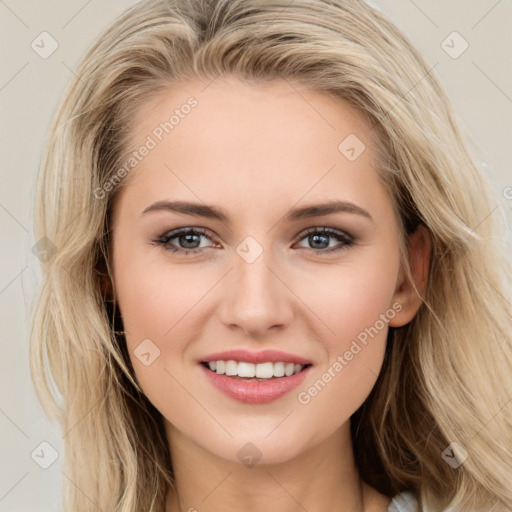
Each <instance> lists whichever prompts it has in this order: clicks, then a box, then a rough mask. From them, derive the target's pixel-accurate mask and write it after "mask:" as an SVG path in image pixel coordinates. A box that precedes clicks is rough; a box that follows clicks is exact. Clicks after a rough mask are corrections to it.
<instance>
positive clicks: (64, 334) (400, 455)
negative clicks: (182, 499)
mask: <svg viewBox="0 0 512 512" xmlns="http://www.w3.org/2000/svg"><path fill="white" fill-rule="evenodd" d="M220 74H227V75H229V74H231V75H233V76H237V77H240V78H243V79H245V80H247V81H249V82H252V83H262V82H266V81H270V80H275V79H280V78H283V79H286V80H289V81H290V83H291V82H294V83H296V84H300V85H301V86H305V87H306V88H309V89H311V90H315V91H320V92H324V93H325V94H329V95H332V96H333V97H336V98H340V99H343V100H345V101H348V102H349V103H350V104H351V105H352V106H353V107H355V108H356V109H357V110H358V111H359V112H360V113H361V114H362V115H364V116H365V117H366V118H367V119H369V120H370V121H371V123H372V126H373V129H372V132H374V134H375V135H376V137H375V138H376V140H375V144H376V149H377V151H378V155H379V158H378V161H377V165H378V171H379V174H380V176H381V177H382V180H383V182H384V183H385V184H386V186H387V187H388V188H389V191H390V193H391V197H392V198H393V202H394V205H395V209H396V217H397V222H398V225H399V228H400V233H401V251H402V254H403V262H404V264H405V268H406V269H407V272H408V274H409V276H411V272H410V268H409V264H408V256H407V250H406V247H407V245H406V242H407V238H408V236H409V235H410V234H411V233H412V232H413V231H414V230H415V228H416V227H417V226H418V225H419V224H420V223H421V224H423V225H424V226H426V228H427V229H428V231H429V232H430V235H431V237H432V241H433V250H432V257H431V264H430V274H429V279H428V283H427V287H426V290H425V291H424V293H423V294H422V298H423V303H422V305H421V307H420V310H419V311H418V313H417V315H416V316H415V318H414V319H413V320H412V321H411V322H410V323H409V324H407V325H406V326H404V327H401V328H396V329H393V328H391V329H390V331H389V335H388V343H387V348H386V355H385V359H384V363H383V367H382V371H381V373H380V375H379V378H378V380H377V383H376V385H375V387H374V389H373V390H372V392H371V394H370V396H369V397H368V399H367V400H366V401H365V403H364V404H363V405H362V406H361V408H360V409H358V411H356V412H355V413H354V415H353V416H352V418H351V428H352V436H353V443H354V450H355V454H356V460H357V462H358V466H359V469H360V473H361V477H362V478H363V479H364V480H365V481H366V482H368V483H369V484H370V485H372V486H373V487H375V488H376V489H377V490H379V491H380V492H382V493H385V494H387V495H388V496H393V495H394V494H395V493H398V492H400V491H404V490H410V491H412V492H414V493H415V494H416V495H417V497H418V499H419V506H420V509H421V510H423V507H428V510H429V511H438V510H445V509H446V510H448V511H461V510H469V509H471V508H473V509H474V510H478V511H483V510H485V511H488V510H489V509H490V508H491V507H492V506H495V508H494V509H493V511H494V512H499V511H502V510H511V509H512V486H511V485H510V482H511V471H512V453H511V449H512V408H511V406H510V400H511V396H510V390H511V389H512V374H511V369H512V355H511V354H512V338H511V329H510V326H511V324H512V322H511V319H512V311H511V306H510V295H509V290H510V289H511V286H510V284H511V279H510V276H511V272H510V270H511V269H510V264H509V262H508V261H507V260H506V259H505V256H504V254H505V251H504V248H503V246H502V245H501V243H500V242H501V241H502V239H503V232H504V227H505V226H504V225H502V224H500V223H503V219H500V218H497V217H496V213H493V212H494V210H493V207H495V205H496V204H497V202H498V198H497V196H496V195H495V192H493V190H492V189H491V187H490V185H489V184H488V182H487V180H486V178H485V176H484V175H483V173H482V171H481V170H480V169H479V168H478V167H477V165H476V164H475V160H474V158H473V157H472V156H471V154H470V151H469V149H468V143H467V142H466V139H465V137H466V135H464V134H463V133H461V129H460V127H459V124H458V121H457V119H456V117H455V115H454V113H453V110H452V107H451V106H450V103H449V101H448V99H447V97H446V94H445V92H444V90H443V88H442V87H441V86H440V84H439V81H438V80H437V79H436V77H435V74H434V72H433V70H432V69H429V67H428V66H427V64H426V63H425V61H424V60H423V58H422V57H421V55H420V54H418V52H417V50H416V49H415V48H414V47H413V46H412V44H411V43H410V42H409V40H408V39H407V38H406V37H405V36H404V35H403V34H402V33H401V32H400V31H399V30H398V29H397V28H396V27H395V26H394V25H393V24H392V23H391V22H390V21H389V20H388V19H387V18H386V17H385V16H384V15H383V14H381V13H380V12H378V11H377V10H374V9H373V8H371V7H370V6H369V5H367V4H366V3H364V2H363V1H361V0H345V1H342V0H295V1H293V2H289V0H271V1H269V0H230V1H226V0H193V1H191V0H148V1H143V2H139V3H137V4H135V5H134V6H133V7H131V8H130V9H128V10H127V11H126V12H125V13H124V14H123V15H121V16H120V17H119V18H118V19H117V20H116V21H115V22H114V23H113V24H112V25H111V26H110V27H109V28H108V29H107V30H106V31H105V32H104V33H103V34H102V35H101V36H100V37H99V38H98V39H97V41H96V42H95V44H94V45H93V46H92V48H91V49H90V50H89V51H88V52H87V54H86V55H85V57H84V58H83V60H82V61H81V63H80V64H79V66H78V68H77V69H76V77H72V79H71V81H70V82H69V84H68V85H67V89H66V91H65V94H64V96H63V98H62V100H61V102H60V104H59V105H58V107H57V109H56V112H55V114H54V117H53V119H52V122H51V125H50V129H49V136H48V140H47V144H46V147H45V152H44V155H43V158H42V162H41V168H40V174H39V180H38V189H37V198H36V208H35V232H36V236H37V238H38V239H40V238H43V237H47V238H48V239H49V240H50V241H51V242H52V243H53V244H54V245H55V254H54V256H53V257H52V258H51V259H50V260H49V261H48V262H47V263H44V264H43V272H44V280H43V283H42V286H41V290H40V295H39V297H38V299H37V304H36V308H35V313H34V321H33V326H32V333H31V371H32V377H33V380H34V383H35V386H36V389H37V390H38V394H39V397H40V399H41V402H42V403H43V406H44V407H45V410H46V411H47V413H48V414H49V416H50V417H52V418H56V419H57V420H58V421H59V423H60V425H61V428H62V433H63V439H64V443H65V462H64V473H65V476H66V478H65V479H64V490H65V493H64V500H65V506H66V509H68V510H70V511H71V510H72V511H73V512H85V511H93V510H94V511H96V510H97V509H101V510H116V511H118V510H119V511H120V510H122V511H140V510H144V511H152V512H162V511H163V510H164V504H165V497H166V495H167V492H168V491H169V489H170V486H172V485H173V469H172V465H171V459H170V455H169V450H168V443H167V440H166V435H165V431H164V428H163V418H162V416H161V414H160V413H159V412H158V411H157V410H156V409H155V408H154V407H153V405H152V404H151V403H150V402H149V400H148V399H147V398H146V397H145V395H144V393H143V392H142V390H141V389H140V388H139V386H138V384H137V382H136V379H135V375H134V372H133V368H132V366H131V363H130V359H129V356H128V354H127V349H126V344H125V343H124V339H123V336H122V333H119V331H120V327H119V325H118V321H119V315H118V314H117V312H116V311H115V308H114V307H113V306H114V304H113V303H112V302H109V301H108V298H107V297H106V296H105V295H104V293H103V291H102V275H110V265H109V256H108V255H109V243H110V239H109V229H110V224H109V222H110V215H111V212H112V207H113V204H114V199H115V196H116V193H117V192H118V191H119V189H120V187H121V186H123V184H124V183H125V182H126V178H125V179H124V180H122V181H121V183H116V184H115V186H111V185H112V179H113V177H115V173H116V170H118V169H119V167H120V166H121V165H122V163H123V162H125V161H126V156H127V155H128V154H129V152H130V142H131V139H130V136H131V134H132V128H133V126H132V123H131V120H133V119H134V118H135V117H136V114H137V112H140V110H141V108H143V106H144V102H145V101H146V100H147V99H150V98H151V97H153V96H154V95H155V94H156V93H158V92H162V91H165V90H166V89H168V88H169V87H170V86H172V85H173V84H178V83H179V82H180V81H182V80H184V79H187V78H190V79H201V80H203V81H205V83H209V82H210V81H211V80H213V79H215V78H216V77H218V76H219V75H220ZM108 183H110V184H111V185H108ZM97 190H101V191H103V192H102V194H103V195H104V197H103V196H102V198H98V194H97V193H95V191H97ZM452 442H457V443H459V446H460V447H462V448H463V449H464V450H465V451H466V452H467V453H468V455H469V456H468V457H467V459H465V460H464V461H463V463H462V464H461V465H460V466H459V467H458V468H456V469H455V468H452V467H451V466H450V465H448V464H447V463H446V462H445V461H444V460H443V457H442V453H443V451H444V450H445V449H446V448H447V447H448V446H449V445H450V444H451V443H452ZM455 453H458V455H459V457H460V458H461V459H462V458H463V457H462V456H461V451H460V450H459V451H458V452H457V451H456V450H455Z"/></svg>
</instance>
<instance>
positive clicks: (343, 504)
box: [166, 422, 390, 512]
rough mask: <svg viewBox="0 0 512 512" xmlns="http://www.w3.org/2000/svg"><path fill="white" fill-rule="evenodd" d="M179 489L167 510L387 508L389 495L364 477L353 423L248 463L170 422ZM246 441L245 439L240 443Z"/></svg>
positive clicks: (350, 511) (377, 511) (367, 511)
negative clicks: (311, 444)
mask: <svg viewBox="0 0 512 512" xmlns="http://www.w3.org/2000/svg"><path fill="white" fill-rule="evenodd" d="M166 428H167V436H168V439H169V445H170V450H171V458H172V462H173V468H174V474H175V490H173V491H171V492H170V493H169V494H168V497H167V504H166V512H195V511H199V510H200V511H201V512H224V511H225V510H226V504H229V507H230V508H231V509H235V510H244V511H245V512H296V511H297V510H307V511H308V512H320V511H325V510H336V511H337V512H385V511H386V509H387V506H388V504H389V502H390V499H389V498H387V497H386V496H383V495H381V494H379V493H378V492H377V491H375V490H374V489H372V488H371V487H369V486H368V485H367V484H366V483H364V482H363V481H362V480H361V478H360V476H359V472H358V469H357V467H356V465H355V462H354V456H353V449H352V442H351V437H350V425H349V422H346V423H345V424H344V425H342V427H340V429H338V430H337V431H336V432H335V433H334V434H333V435H331V436H330V437H329V438H327V439H326V440H325V441H323V442H322V443H321V444H319V445H318V446H316V447H315V448H314V449H310V450H307V451H304V452H300V453H299V454H297V455H295V456H291V457H290V458H289V459H288V460H286V461H281V462H278V463H273V464H263V463H262V464H260V463H256V464H255V465H253V466H246V465H244V464H243V463H241V462H234V461H230V460H226V459H224V458H221V457H218V456H216V455H215V454H212V453H211V452H209V451H206V450H204V449H203V448H202V447H201V446H199V445H197V444H196V443H194V442H193V441H191V440H190V439H189V438H187V437H186V436H184V435H183V434H182V433H181V432H180V431H179V430H177V429H176V428H174V427H173V426H172V425H171V424H169V423H166ZM244 444H245V442H241V443H240V446H241V447H242V446H243V445H244Z"/></svg>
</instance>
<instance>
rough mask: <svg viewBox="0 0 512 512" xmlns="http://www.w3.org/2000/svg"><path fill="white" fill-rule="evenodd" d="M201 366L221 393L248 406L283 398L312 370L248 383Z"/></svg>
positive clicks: (307, 369) (305, 369) (308, 368)
mask: <svg viewBox="0 0 512 512" xmlns="http://www.w3.org/2000/svg"><path fill="white" fill-rule="evenodd" d="M199 366H201V368H202V369H203V371H204V374H205V376H206V378H207V379H208V380H209V381H210V383H211V384H212V385H213V386H215V387H216V388H217V389H218V390H219V391H222V392H223V393H224V394H225V395H227V396H229V397H230V398H233V399H235V400H238V401H239V402H243V403H246V404H265V403H268V402H273V401H274V400H277V399H278V398H281V397H282V396H284V395H286V393H289V392H290V391H291V390H292V389H294V388H296V387H297V386H298V385H299V384H300V383H301V382H302V381H303V380H304V379H305V378H306V375H307V373H308V372H309V370H310V369H311V368H312V366H308V367H307V368H304V369H303V370H302V371H300V372H299V373H296V374H295V375H290V377H278V378H275V379H269V380H267V381H264V380H262V381H257V380H253V381H247V380H243V379H240V378H234V377H228V376H227V375H221V374H218V373H216V372H213V371H212V370H209V369H208V368H206V367H205V366H204V365H202V364H200V365H199Z"/></svg>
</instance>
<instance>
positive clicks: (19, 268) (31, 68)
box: [0, 0, 512, 512]
mask: <svg viewBox="0 0 512 512" xmlns="http://www.w3.org/2000/svg"><path fill="white" fill-rule="evenodd" d="M132 3H133V2H130V1H127V0H116V1H108V2H106V1H103V2H100V1H99V0H89V1H87V0H80V1H75V0H68V1H49V0H45V1H22V0H17V1H15V0H5V1H2V0H0V38H1V46H0V48H1V58H2V66H1V69H0V108H1V156H2V165H1V171H0V172H1V182H0V183H1V187H0V232H1V255H0V312H1V323H0V329H1V349H2V351H1V354H2V358H1V369H0V375H1V379H2V380H1V382H0V432H1V433H2V436H1V438H0V446H1V448H0V449H1V452H0V459H1V460H2V466H1V469H0V512H1V511H9V512H21V511H22V512H29V511H34V512H36V511H43V510H44V511H45V512H49V511H56V510H61V508H60V507H59V499H60V492H61V480H62V479H63V478H65V477H64V475H62V466H61V460H62V457H61V456H59V458H57V459H56V461H55V462H54V463H53V464H52V465H51V466H49V467H48V469H43V468H42V467H40V465H41V464H43V463H45V462H46V463H49V462H51V458H50V457H51V453H52V452H51V448H49V447H48V446H46V445H43V446H42V447H41V446H40V443H42V442H47V443H49V444H50V445H51V446H52V447H53V449H54V450H55V451H56V454H60V453H61V450H62V444H61V439H60V435H59V433H58V430H57V428H56V427H55V426H52V425H51V424H50V423H49V421H48V420H47V418H46V417H45V415H44V413H43V411H42V409H41V407H40V405H39V403H38V401H37V399H36V397H35V393H34V390H33V388H32V384H31V381H30V376H29V369H28V332H29V321H30V315H31V308H30V305H31V300H32V298H33V295H34V291H35V290H36V289H37V284H38V279H39V270H38V260H37V258H36V257H35V255H34V254H33V253H32V252H31V249H32V247H33V245H34V243H35V240H34V239H33V235H32V226H31V218H32V201H33V193H34V181H35V176H36V171H37V166H38V161H39V158H40V155H41V150H42V143H43V138H44V135H45V131H46V127H47V124H48V121H49V117H50V114H51V112H52V110H53V109H54V106H55V104H56V102H57V99H58V98H59V96H60V94H61V91H62V89H63V86H64V84H65V82H66V80H67V79H68V77H69V76H70V75H71V74H72V73H73V69H74V67H75V65H76V63H77V61H78V59H79V57H80V56H81V54H82V53H83V52H84V50H85V49H86V48H87V47H88V46H89V45H90V43H91V42H92V41H93V39H94V38H95V37H96V36H97V35H98V34H99V32H100V31H101V30H102V29H103V28H104V27H106V26H107V25H108V24H109V23H110V21H111V20H112V19H113V18H114V17H116V16H117V15H118V14H119V13H121V11H122V10H124V8H126V7H128V6H129V5H131V4H132ZM373 4H374V5H378V6H379V7H380V8H381V9H382V10H383V11H384V12H386V13H388V14H389V15H390V16H391V17H392V18H393V19H394V20H395V22H396V23H397V24H398V26H399V27H401V28H402V29H403V30H404V31H405V32H406V33H407V34H408V35H409V37H410V38H411V39H412V40H413V41H414V42H415V43H416V45H417V46H418V48H419V49H420V50H421V51H422V52H423V54H424V55H425V56H426V59H427V61H428V62H429V63H430V64H431V66H434V65H436V70H435V72H436V73H437V74H438V75H439V76H440V77H441V80H442V82H443V83H444V85H445V86H446V88H447V91H448V93H449V95H450V97H451V98H452V100H453V102H454V104H455V107H456V110H457V112H458V114H459V116H460V119H461V122H462V124H463V126H464V127H465V128H466V129H467V131H468V132H469V134H470V136H471V137H472V138H473V140H474V141H475V152H476V154H477V156H478V159H479V160H480V161H481V162H482V163H483V164H484V165H485V168H486V170H487V172H488V175H489V178H490V179H491V181H492V183H493V185H494V186H495V188H496V189H497V190H498V191H499V192H500V194H501V197H502V202H501V203H500V206H499V208H497V209H496V210H495V211H494V213H493V215H500V214H501V215H504V216H506V217H507V219H508V222H509V224H512V188H508V187H512V170H511V166H510V161H511V157H512V154H511V147H512V144H511V142H512V137H511V135H512V62H511V61H512V57H511V55H512V36H511V30H510V27H511V22H512V2H510V1H508V0H501V1H500V0H498V1H497V0H479V1H464V0H442V1H440V0H435V1H434V0H428V1H427V0H414V1H413V0H377V1H375V2H373ZM43 31H47V32H49V33H50V34H51V35H52V37H53V38H54V39H55V40H56V41H57V43H58V45H59V46H58V48H57V50H56V51H55V52H54V53H53V54H52V55H51V56H50V57H49V58H47V59H43V58H41V57H40V56H39V55H38V54H37V53H36V52H35V51H34V50H33V49H32V48H31V43H32V41H33V40H35V39H36V37H37V36H39V34H41V32H43ZM454 31H457V32H458V33H459V34H460V35H461V36H462V38H464V40H466V41H467V43H468V44H469V47H468V49H467V50H466V51H465V52H464V53H463V54H462V55H461V56H460V57H458V58H457V59H453V58H452V57H450V56H449V55H448V54H447V53H446V52H445V51H444V49H443V48H442V46H441V44H442V41H443V40H445V39H446V38H447V36H448V35H449V34H451V33H452V32H454ZM449 41H450V39H448V42H449ZM460 44H462V40H455V42H454V44H453V45H452V46H454V49H452V50H451V51H456V50H457V49H459V48H461V47H460ZM34 450H35V451H34ZM31 454H33V455H31ZM35 461H37V462H38V463H36V462H35Z"/></svg>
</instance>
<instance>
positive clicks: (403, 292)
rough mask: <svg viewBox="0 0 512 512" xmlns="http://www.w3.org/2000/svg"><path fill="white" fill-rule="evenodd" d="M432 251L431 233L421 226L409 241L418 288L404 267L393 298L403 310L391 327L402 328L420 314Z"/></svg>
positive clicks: (413, 274) (414, 276) (410, 258)
mask: <svg viewBox="0 0 512 512" xmlns="http://www.w3.org/2000/svg"><path fill="white" fill-rule="evenodd" d="M431 251H432V239H431V236H430V232H429V231H428V229H427V228H426V226H425V225H423V224H420V225H419V226H418V228H417V229H416V231H415V232H414V233H413V234H412V235H410V237H409V241H408V254H409V261H410V267H411V273H412V278H413V280H414V283H415V285H416V286H414V284H413V283H412V282H411V280H410V279H409V277H408V276H407V274H406V272H405V270H404V268H403V266H402V267H401V268H400V272H399V276H398V280H397V287H396V290H395V294H394V296H393V303H395V302H398V303H400V304H401V306H402V309H401V311H400V312H399V313H398V314H397V315H396V316H395V317H394V318H393V320H391V321H390V322H389V325H390V326H391V327H402V326H404V325H406V324H408V323H409V322H410V321H411V320H412V319H413V318H414V316H415V315H416V313H417V312H418V310H419V308H420V306H421V304H422V298H421V296H422V295H423V294H424V293H425V290H426V287H427V282H428V271H429V267H430V258H431ZM415 288H416V289H415ZM418 292H419V294H420V295H419V294H418Z"/></svg>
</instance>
